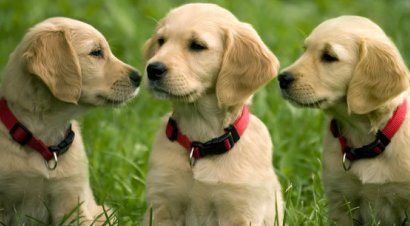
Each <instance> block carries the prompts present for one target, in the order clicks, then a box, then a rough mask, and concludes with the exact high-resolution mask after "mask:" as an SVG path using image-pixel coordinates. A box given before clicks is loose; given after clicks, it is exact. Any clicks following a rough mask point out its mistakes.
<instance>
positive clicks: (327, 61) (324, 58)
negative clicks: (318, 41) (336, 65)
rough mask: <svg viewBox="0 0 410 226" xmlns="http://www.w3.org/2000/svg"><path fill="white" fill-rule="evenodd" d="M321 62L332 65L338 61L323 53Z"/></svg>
mask: <svg viewBox="0 0 410 226" xmlns="http://www.w3.org/2000/svg"><path fill="white" fill-rule="evenodd" d="M321 60H322V61H323V62H326V63H332V62H336V61H338V60H339V59H337V57H334V56H332V55H330V54H329V53H323V54H322V57H321Z"/></svg>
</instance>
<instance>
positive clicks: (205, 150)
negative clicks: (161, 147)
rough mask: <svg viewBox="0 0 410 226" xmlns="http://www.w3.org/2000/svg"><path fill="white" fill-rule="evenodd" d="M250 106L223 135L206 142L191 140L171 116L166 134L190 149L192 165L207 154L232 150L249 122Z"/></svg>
mask: <svg viewBox="0 0 410 226" xmlns="http://www.w3.org/2000/svg"><path fill="white" fill-rule="evenodd" d="M249 115H250V113H249V107H248V106H244V107H243V109H242V113H241V115H240V116H239V118H237V119H236V121H235V123H234V124H233V125H232V124H231V125H229V126H228V127H227V128H225V129H224V130H225V133H224V134H223V135H222V136H219V137H216V138H213V139H211V140H209V141H206V142H205V143H202V142H199V141H191V140H190V139H189V138H188V137H187V136H186V135H184V134H182V133H181V132H180V131H179V129H178V126H177V123H176V121H175V120H174V119H173V118H171V117H170V118H169V120H168V124H167V127H166V131H165V132H166V135H167V137H168V139H169V140H170V141H172V142H174V141H177V142H178V143H179V144H180V145H182V146H183V147H184V148H185V149H186V150H187V151H189V152H190V153H189V159H190V161H191V165H193V164H194V162H195V160H197V159H199V158H202V157H205V156H207V155H219V154H224V153H226V152H228V151H229V150H231V149H232V148H233V146H234V145H235V143H236V142H237V141H238V140H239V139H240V137H241V136H242V134H243V133H244V132H245V129H246V128H247V126H248V124H249Z"/></svg>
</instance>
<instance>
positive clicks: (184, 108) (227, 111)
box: [172, 94, 243, 141]
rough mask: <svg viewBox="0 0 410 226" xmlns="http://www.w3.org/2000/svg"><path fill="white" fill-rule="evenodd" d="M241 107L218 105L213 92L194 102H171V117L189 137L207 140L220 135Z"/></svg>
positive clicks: (234, 118) (236, 115) (239, 111)
mask: <svg viewBox="0 0 410 226" xmlns="http://www.w3.org/2000/svg"><path fill="white" fill-rule="evenodd" d="M242 107H243V105H237V106H232V107H220V106H219V105H218V101H217V98H216V95H215V94H206V95H205V96H203V97H201V98H200V99H198V100H196V101H195V103H180V102H179V103H173V115H172V117H173V118H174V119H175V121H176V122H177V123H178V127H179V128H180V130H181V132H183V133H184V134H186V135H187V136H189V138H190V139H192V140H198V141H207V140H209V139H211V138H214V137H217V136H220V135H221V134H222V133H223V132H224V128H226V127H227V126H228V125H229V124H232V123H234V122H235V120H236V118H237V117H238V116H239V114H240V113H241V110H242Z"/></svg>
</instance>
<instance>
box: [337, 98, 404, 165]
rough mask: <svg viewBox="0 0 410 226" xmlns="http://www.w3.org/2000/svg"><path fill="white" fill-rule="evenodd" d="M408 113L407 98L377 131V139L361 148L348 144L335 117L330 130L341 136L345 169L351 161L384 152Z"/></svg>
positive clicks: (338, 136)
mask: <svg viewBox="0 0 410 226" xmlns="http://www.w3.org/2000/svg"><path fill="white" fill-rule="evenodd" d="M406 114H407V100H406V99H405V100H404V101H403V103H402V104H401V105H400V106H399V107H397V109H396V111H395V112H394V113H393V116H392V117H391V118H390V120H389V121H388V122H387V124H386V126H385V127H384V129H383V130H382V131H380V130H378V131H377V133H376V139H375V140H374V141H373V142H371V143H370V144H367V145H364V146H362V147H360V148H352V147H349V146H348V145H347V139H346V137H344V136H343V135H341V134H340V130H339V127H338V125H337V122H336V120H335V119H332V121H331V122H330V131H331V132H332V134H333V136H334V137H335V138H339V143H340V147H341V149H342V153H343V167H344V169H345V170H349V169H350V167H351V162H352V161H354V160H358V159H363V158H374V157H376V156H378V155H379V154H381V153H383V151H384V149H385V148H386V147H387V145H388V144H389V143H390V140H391V139H392V138H393V136H394V134H396V132H397V131H398V130H399V128H400V126H401V124H402V123H403V121H404V119H405V118H406ZM346 158H347V159H348V160H350V163H349V164H346Z"/></svg>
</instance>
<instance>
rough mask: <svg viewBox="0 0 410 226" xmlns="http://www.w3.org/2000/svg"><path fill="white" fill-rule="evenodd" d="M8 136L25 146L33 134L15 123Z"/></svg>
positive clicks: (18, 123)
mask: <svg viewBox="0 0 410 226" xmlns="http://www.w3.org/2000/svg"><path fill="white" fill-rule="evenodd" d="M9 133H10V135H11V137H12V138H13V140H15V141H16V142H17V143H19V144H20V145H23V146H24V145H26V144H28V142H29V141H30V139H31V138H32V137H33V134H32V133H31V132H30V130H28V129H27V128H26V127H25V126H24V125H23V124H21V123H20V122H16V123H15V124H14V125H13V127H12V128H11V129H10V132H9Z"/></svg>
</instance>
